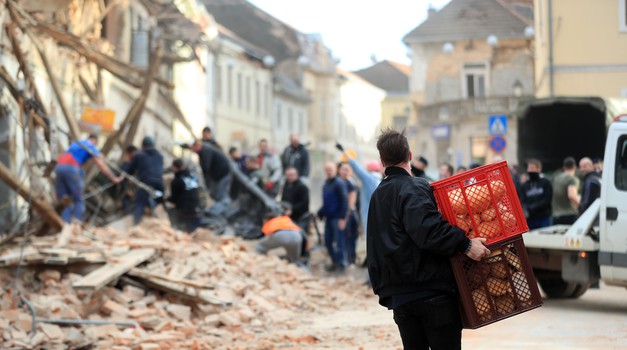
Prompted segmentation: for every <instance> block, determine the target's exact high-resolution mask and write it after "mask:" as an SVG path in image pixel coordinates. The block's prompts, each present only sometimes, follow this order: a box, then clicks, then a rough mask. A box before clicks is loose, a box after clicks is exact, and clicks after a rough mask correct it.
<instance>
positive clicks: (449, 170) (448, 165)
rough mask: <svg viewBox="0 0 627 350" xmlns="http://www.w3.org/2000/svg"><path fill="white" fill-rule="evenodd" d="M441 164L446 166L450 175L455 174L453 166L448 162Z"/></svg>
mask: <svg viewBox="0 0 627 350" xmlns="http://www.w3.org/2000/svg"><path fill="white" fill-rule="evenodd" d="M442 165H444V166H446V168H447V169H448V172H449V173H451V175H453V174H455V168H453V166H452V165H450V164H449V163H442Z"/></svg>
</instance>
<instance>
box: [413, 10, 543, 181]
mask: <svg viewBox="0 0 627 350" xmlns="http://www.w3.org/2000/svg"><path fill="white" fill-rule="evenodd" d="M429 12H430V14H429V18H427V19H426V20H425V21H424V22H423V23H422V24H420V25H419V26H418V27H417V28H415V29H414V30H413V31H411V32H410V33H409V34H407V35H406V36H405V37H404V39H403V40H404V42H405V43H406V44H407V45H408V46H409V47H410V49H411V54H412V75H411V79H410V93H411V98H412V101H413V103H414V105H415V108H416V109H417V111H418V126H417V129H418V130H417V147H416V149H415V150H414V154H422V155H424V156H425V157H426V158H427V159H428V160H429V161H430V163H431V164H433V165H430V170H431V174H433V173H435V172H437V164H440V163H443V162H448V163H451V164H452V165H453V166H459V165H465V166H468V165H469V163H471V162H478V163H487V162H490V161H491V160H492V159H493V158H494V157H495V156H496V155H498V154H501V155H502V156H503V157H504V158H505V159H507V160H509V161H510V162H516V147H515V145H516V137H517V120H516V118H515V117H514V115H513V112H515V111H516V110H517V109H518V107H519V103H520V102H521V101H522V100H525V99H528V98H529V97H530V96H532V95H533V93H534V81H533V40H532V38H533V28H532V27H531V26H532V25H533V24H532V15H533V11H532V4H531V3H530V1H528V0H527V1H516V0H509V1H497V0H452V1H451V2H450V3H449V4H448V5H446V6H445V7H444V8H442V9H441V10H439V11H435V10H433V9H432V10H430V11H429ZM503 115H504V116H506V119H507V121H506V127H505V128H502V127H499V130H495V129H493V130H489V120H490V117H491V116H503ZM505 130H506V131H505ZM495 133H501V134H502V135H499V136H500V137H502V138H503V139H504V140H505V143H506V146H505V147H504V148H501V147H496V148H493V147H491V141H492V139H493V138H494V136H495V135H494V134H495ZM499 145H501V146H502V145H503V144H502V143H499Z"/></svg>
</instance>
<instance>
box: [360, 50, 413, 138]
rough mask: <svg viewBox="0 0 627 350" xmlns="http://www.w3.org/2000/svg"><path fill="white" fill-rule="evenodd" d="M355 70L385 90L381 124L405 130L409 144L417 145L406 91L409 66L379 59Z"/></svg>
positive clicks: (409, 99)
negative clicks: (370, 64)
mask: <svg viewBox="0 0 627 350" xmlns="http://www.w3.org/2000/svg"><path fill="white" fill-rule="evenodd" d="M355 74H357V75H359V76H360V77H362V78H363V79H365V80H367V81H368V82H370V83H371V84H373V85H375V86H377V87H379V88H381V89H383V90H384V91H385V98H384V99H383V102H381V125H380V127H381V128H387V127H390V128H394V129H395V130H403V129H405V130H406V131H407V137H408V139H409V143H410V145H411V147H412V148H415V147H416V131H417V122H418V120H417V118H416V113H415V111H414V108H413V104H412V101H411V96H410V93H409V78H410V76H411V67H410V66H408V65H405V64H402V63H398V62H392V61H387V60H385V61H380V62H377V63H375V64H373V65H372V66H370V67H367V68H364V69H361V70H358V71H356V72H355Z"/></svg>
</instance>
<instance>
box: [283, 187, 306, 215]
mask: <svg viewBox="0 0 627 350" xmlns="http://www.w3.org/2000/svg"><path fill="white" fill-rule="evenodd" d="M281 201H283V202H287V203H290V204H291V205H292V215H290V218H291V219H292V220H294V222H298V220H299V219H300V218H301V217H302V216H303V214H305V213H307V212H308V211H309V189H308V188H307V186H305V184H304V183H302V182H301V181H300V180H296V181H294V182H293V183H291V184H290V183H287V182H286V183H285V186H283V193H282V194H281Z"/></svg>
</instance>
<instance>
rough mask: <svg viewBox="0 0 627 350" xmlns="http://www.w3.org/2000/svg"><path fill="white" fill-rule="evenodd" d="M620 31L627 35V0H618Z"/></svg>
mask: <svg viewBox="0 0 627 350" xmlns="http://www.w3.org/2000/svg"><path fill="white" fill-rule="evenodd" d="M618 30H619V31H620V32H621V33H627V0H618Z"/></svg>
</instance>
